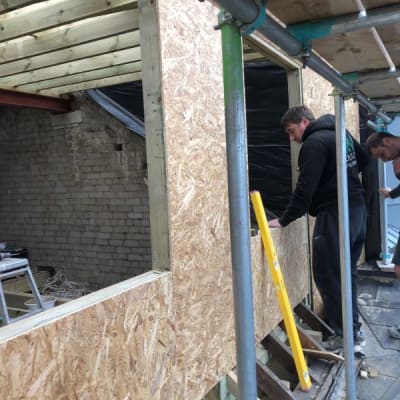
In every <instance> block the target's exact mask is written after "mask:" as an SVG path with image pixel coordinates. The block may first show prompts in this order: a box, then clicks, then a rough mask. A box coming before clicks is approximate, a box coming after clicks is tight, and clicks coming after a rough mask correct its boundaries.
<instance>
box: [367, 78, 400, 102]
mask: <svg viewBox="0 0 400 400" xmlns="http://www.w3.org/2000/svg"><path fill="white" fill-rule="evenodd" d="M360 89H361V90H363V91H365V93H373V94H374V97H375V98H377V97H378V98H379V97H390V96H400V83H399V82H398V81H397V79H385V80H381V81H370V82H365V83H363V84H362V85H360ZM385 110H386V106H385Z"/></svg>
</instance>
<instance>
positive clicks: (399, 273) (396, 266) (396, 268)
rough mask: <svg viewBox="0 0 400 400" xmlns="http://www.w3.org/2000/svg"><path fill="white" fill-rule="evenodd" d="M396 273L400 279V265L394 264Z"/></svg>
mask: <svg viewBox="0 0 400 400" xmlns="http://www.w3.org/2000/svg"><path fill="white" fill-rule="evenodd" d="M394 273H395V274H396V276H397V278H398V279H400V265H395V266H394Z"/></svg>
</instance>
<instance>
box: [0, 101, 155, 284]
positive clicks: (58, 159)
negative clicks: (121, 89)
mask: <svg viewBox="0 0 400 400" xmlns="http://www.w3.org/2000/svg"><path fill="white" fill-rule="evenodd" d="M0 188H1V191H0V241H7V242H8V243H9V244H10V245H11V246H17V247H27V248H28V251H29V256H30V260H31V265H32V266H33V267H37V266H52V267H55V268H57V269H63V270H64V272H65V274H66V276H67V278H68V279H70V280H78V281H83V282H89V283H90V284H92V285H94V286H98V287H100V286H107V285H110V284H112V283H115V282H118V281H121V280H123V279H126V278H129V277H132V276H134V275H138V274H141V273H143V272H145V271H147V270H149V269H151V250H150V227H149V210H148V192H147V185H146V165H145V141H144V139H143V138H141V137H140V136H138V135H136V134H135V133H132V132H130V131H128V130H127V129H126V128H125V127H124V126H123V125H122V124H120V123H119V121H117V120H115V119H114V118H113V117H112V116H111V115H109V114H108V113H106V112H105V111H103V110H102V109H101V108H100V107H99V106H97V105H96V104H95V103H93V102H92V101H91V100H89V99H87V98H86V97H84V96H82V97H80V98H78V99H77V111H75V112H74V113H72V114H67V115H65V114H64V115H55V114H52V113H50V112H47V111H40V110H39V111H38V110H31V109H21V108H11V107H4V108H2V109H1V112H0Z"/></svg>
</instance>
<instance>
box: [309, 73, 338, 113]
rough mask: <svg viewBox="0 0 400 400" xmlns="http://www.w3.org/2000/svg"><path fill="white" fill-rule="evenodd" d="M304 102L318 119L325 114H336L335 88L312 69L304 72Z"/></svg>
mask: <svg viewBox="0 0 400 400" xmlns="http://www.w3.org/2000/svg"><path fill="white" fill-rule="evenodd" d="M302 78H303V102H304V104H305V105H306V106H307V107H309V108H310V109H311V110H312V111H313V112H314V115H315V116H316V117H317V118H318V117H320V116H321V115H323V114H327V113H329V114H334V112H335V108H334V107H335V105H334V98H333V96H330V95H331V94H332V91H333V87H332V85H331V83H330V82H328V81H327V80H326V79H324V78H323V77H322V76H320V75H318V74H317V73H316V72H314V71H313V70H312V69H310V68H305V69H303V71H302Z"/></svg>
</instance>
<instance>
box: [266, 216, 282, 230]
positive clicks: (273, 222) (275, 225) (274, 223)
mask: <svg viewBox="0 0 400 400" xmlns="http://www.w3.org/2000/svg"><path fill="white" fill-rule="evenodd" d="M268 225H269V227H270V228H278V227H280V226H281V224H280V223H279V220H278V218H275V219H271V221H268Z"/></svg>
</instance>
